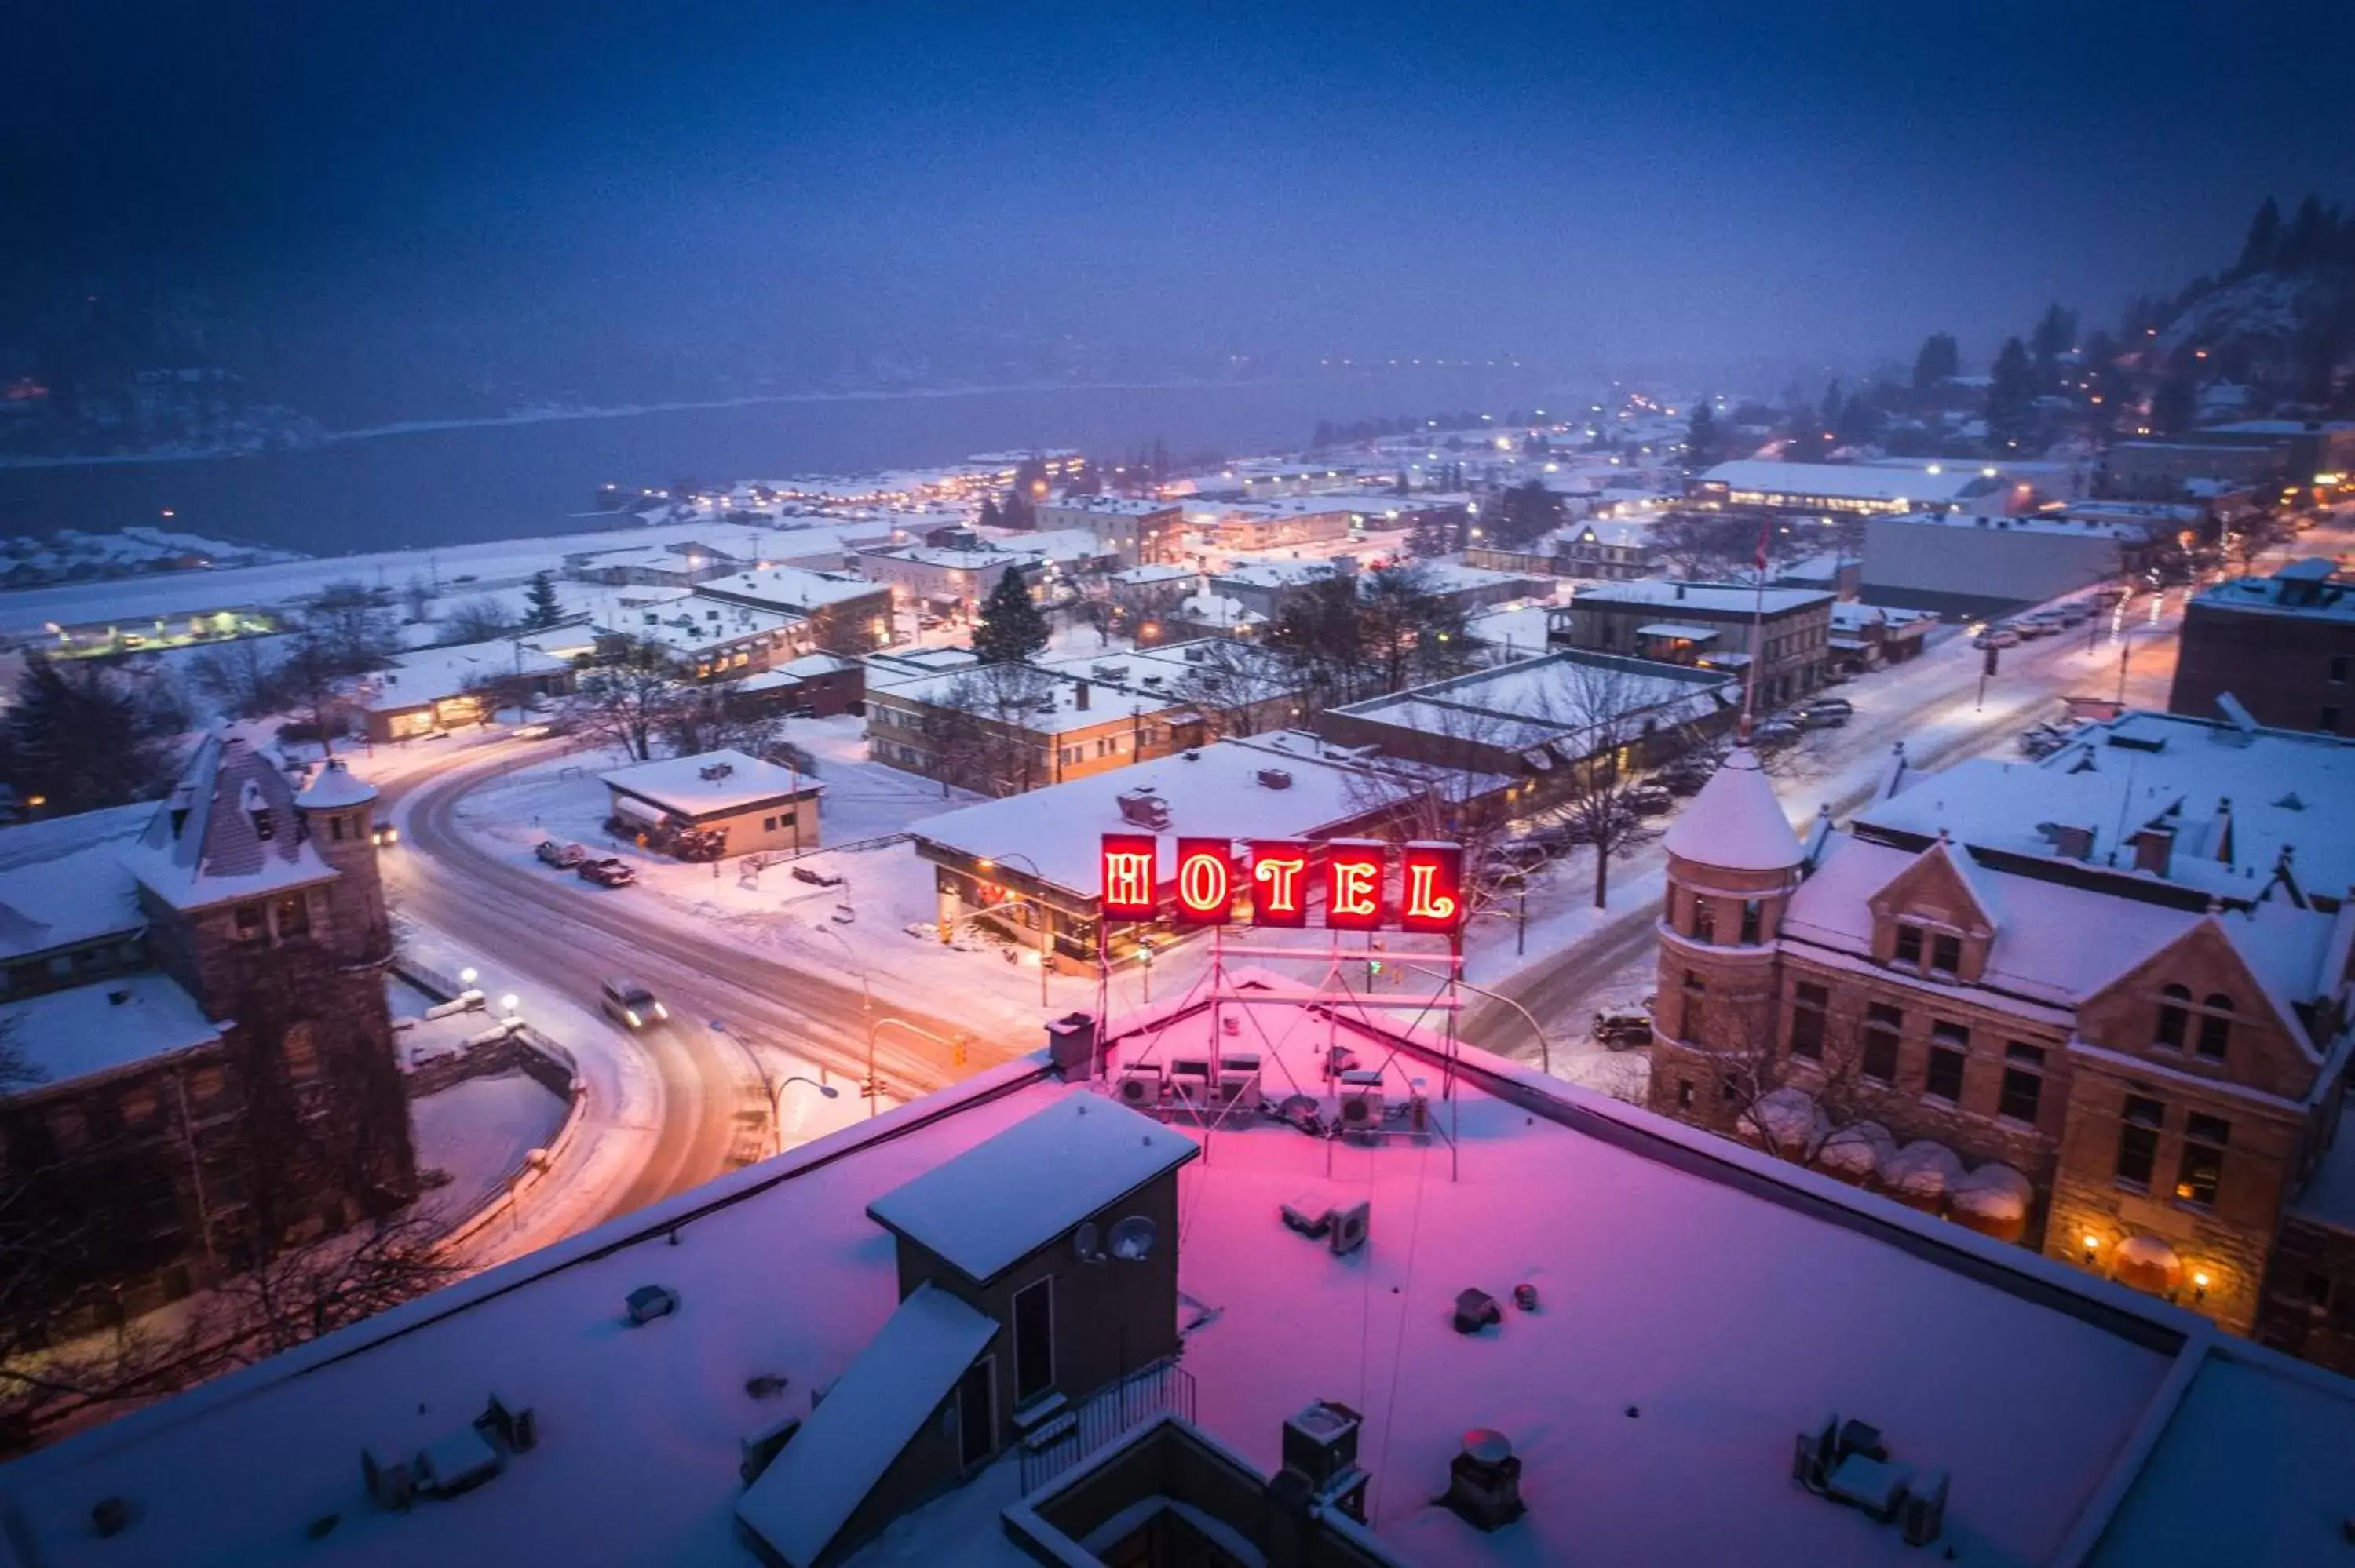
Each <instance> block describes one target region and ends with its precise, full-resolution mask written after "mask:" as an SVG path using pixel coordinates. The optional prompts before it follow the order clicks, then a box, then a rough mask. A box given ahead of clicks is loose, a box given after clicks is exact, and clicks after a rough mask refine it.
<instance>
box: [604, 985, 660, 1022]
mask: <svg viewBox="0 0 2355 1568" xmlns="http://www.w3.org/2000/svg"><path fill="white" fill-rule="evenodd" d="M597 1005H598V1006H599V1007H601V1008H602V1009H603V1010H604V1012H605V1016H606V1017H608V1018H610V1019H612V1020H613V1022H616V1023H619V1024H620V1025H622V1026H623V1028H624V1029H651V1028H653V1027H654V1026H655V1024H657V1023H667V1022H670V1010H669V1009H667V1008H666V1007H664V1006H663V1004H662V1003H661V1002H659V1001H655V993H654V992H652V991H648V990H647V989H646V988H645V986H643V985H640V984H639V983H638V982H637V981H636V980H607V981H606V982H605V985H604V989H603V991H601V992H600V993H599V995H598V998H597Z"/></svg>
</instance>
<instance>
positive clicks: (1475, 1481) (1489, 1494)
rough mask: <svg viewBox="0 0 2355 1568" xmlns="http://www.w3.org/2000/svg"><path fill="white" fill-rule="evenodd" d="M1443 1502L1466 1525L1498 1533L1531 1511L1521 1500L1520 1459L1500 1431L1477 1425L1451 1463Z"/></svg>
mask: <svg viewBox="0 0 2355 1568" xmlns="http://www.w3.org/2000/svg"><path fill="white" fill-rule="evenodd" d="M1440 1501H1441V1502H1443V1503H1444V1504H1446V1505H1447V1507H1448V1508H1449V1509H1451V1510H1454V1512H1455V1515H1456V1517H1458V1518H1459V1519H1461V1520H1464V1522H1465V1523H1466V1524H1469V1525H1471V1526H1473V1527H1474V1528H1475V1529H1478V1530H1496V1529H1498V1528H1499V1527H1501V1526H1504V1525H1508V1524H1510V1523H1512V1522H1513V1520H1517V1519H1518V1518H1520V1517H1521V1515H1522V1514H1523V1513H1524V1512H1526V1511H1528V1510H1527V1508H1526V1506H1525V1505H1524V1504H1523V1503H1522V1501H1521V1459H1520V1456H1519V1455H1518V1454H1516V1453H1514V1452H1513V1445H1512V1443H1511V1442H1510V1441H1509V1440H1508V1439H1507V1437H1506V1436H1505V1435H1504V1434H1503V1433H1501V1432H1492V1431H1490V1430H1489V1429H1488V1428H1487V1427H1485V1426H1475V1427H1474V1428H1472V1430H1471V1431H1469V1432H1466V1433H1465V1434H1464V1446H1463V1448H1462V1449H1461V1450H1459V1451H1458V1452H1457V1454H1456V1456H1455V1458H1454V1459H1452V1460H1450V1461H1448V1466H1447V1495H1446V1496H1445V1497H1444V1498H1442V1499H1440Z"/></svg>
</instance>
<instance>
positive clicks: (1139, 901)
mask: <svg viewBox="0 0 2355 1568" xmlns="http://www.w3.org/2000/svg"><path fill="white" fill-rule="evenodd" d="M1157 842H1158V841H1157V840H1156V839H1155V838H1154V836H1153V835H1152V834H1151V833H1106V834H1104V836H1103V913H1104V917H1105V918H1106V919H1108V920H1150V919H1152V918H1153V916H1154V912H1155V900H1154V860H1155V858H1156V854H1157V853H1158V850H1157V848H1156V844H1157Z"/></svg>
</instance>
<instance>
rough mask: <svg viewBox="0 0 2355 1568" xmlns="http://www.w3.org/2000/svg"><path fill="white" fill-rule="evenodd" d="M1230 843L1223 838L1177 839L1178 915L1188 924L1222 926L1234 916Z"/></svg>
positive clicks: (1233, 863)
mask: <svg viewBox="0 0 2355 1568" xmlns="http://www.w3.org/2000/svg"><path fill="white" fill-rule="evenodd" d="M1234 912H1235V855H1234V846H1233V845H1232V844H1231V843H1230V842H1228V841H1227V840H1225V839H1179V840H1178V841H1177V918H1178V921H1179V922H1180V923H1181V924H1183V925H1188V926H1223V925H1225V924H1226V923H1227V922H1228V921H1229V920H1231V919H1232V918H1234Z"/></svg>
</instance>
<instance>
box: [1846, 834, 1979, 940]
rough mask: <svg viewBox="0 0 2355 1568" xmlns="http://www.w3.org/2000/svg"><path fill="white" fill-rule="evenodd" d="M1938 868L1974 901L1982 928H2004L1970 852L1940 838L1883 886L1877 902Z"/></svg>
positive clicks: (1876, 896) (1964, 894)
mask: <svg viewBox="0 0 2355 1568" xmlns="http://www.w3.org/2000/svg"><path fill="white" fill-rule="evenodd" d="M1932 868H1936V869H1939V870H1943V871H1944V872H1945V874H1947V875H1949V876H1951V877H1952V878H1953V879H1954V881H1955V885H1956V886H1957V887H1959V888H1960V889H1961V891H1962V895H1963V896H1964V897H1965V898H1966V899H1968V900H1969V901H1970V904H1971V907H1972V908H1973V909H1974V910H1975V911H1977V915H1978V917H1979V924H1980V925H1981V926H1983V927H1986V929H1987V931H1988V932H1989V933H1994V932H1997V931H1999V930H2001V929H2002V928H2003V922H2002V920H2001V919H2000V918H1999V917H1998V911H1997V909H1996V905H1995V897H1994V894H1993V892H1992V890H1991V889H1990V887H1989V885H1988V882H1987V878H1986V877H1985V876H1983V875H1981V874H1980V873H1979V867H1978V863H1977V861H1975V860H1973V859H1972V858H1971V853H1970V852H1969V851H1968V850H1966V849H1964V848H1962V847H1961V846H1960V845H1958V844H1956V843H1955V842H1954V841H1953V840H1952V839H1948V838H1940V839H1939V840H1938V841H1937V842H1934V843H1933V844H1932V845H1931V846H1930V847H1929V848H1928V849H1925V850H1923V852H1922V853H1921V854H1920V855H1918V856H1917V857H1915V859H1914V861H1913V864H1911V865H1909V866H1907V867H1906V868H1905V869H1904V870H1902V871H1901V872H1899V873H1898V874H1896V875H1895V876H1892V877H1891V878H1890V879H1889V880H1888V881H1887V882H1886V883H1884V884H1882V885H1881V890H1880V892H1878V893H1875V894H1874V895H1873V897H1874V898H1876V899H1879V898H1882V897H1886V896H1887V895H1888V894H1889V892H1890V889H1891V888H1893V887H1895V886H1897V885H1898V884H1900V883H1908V882H1912V881H1915V880H1919V879H1920V878H1921V877H1923V875H1924V874H1929V873H1930V871H1931V869H1932Z"/></svg>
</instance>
